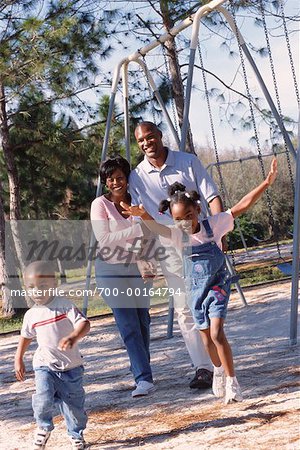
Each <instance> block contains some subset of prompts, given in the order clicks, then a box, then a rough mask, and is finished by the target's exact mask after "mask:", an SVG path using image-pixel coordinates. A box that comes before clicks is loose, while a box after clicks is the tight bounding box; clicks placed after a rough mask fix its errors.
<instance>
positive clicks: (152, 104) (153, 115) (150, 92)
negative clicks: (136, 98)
mask: <svg viewBox="0 0 300 450" xmlns="http://www.w3.org/2000/svg"><path fill="white" fill-rule="evenodd" d="M141 56H142V58H143V62H144V64H145V67H146V80H147V86H148V91H149V94H150V102H151V112H152V118H153V123H156V111H155V107H154V98H153V92H152V89H151V86H150V81H149V76H148V71H149V69H148V66H147V63H146V58H145V55H142V54H141Z"/></svg>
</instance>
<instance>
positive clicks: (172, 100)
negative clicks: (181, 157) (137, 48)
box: [162, 33, 179, 136]
mask: <svg viewBox="0 0 300 450" xmlns="http://www.w3.org/2000/svg"><path fill="white" fill-rule="evenodd" d="M169 34H170V33H169ZM162 53H163V57H164V64H165V71H166V76H167V81H168V90H169V96H170V99H171V107H172V115H173V121H174V125H175V130H176V133H177V135H178V136H179V126H178V120H177V114H176V109H175V100H174V96H173V92H172V88H171V84H170V81H171V76H170V71H169V65H168V60H167V55H166V48H165V46H164V45H163V44H162Z"/></svg>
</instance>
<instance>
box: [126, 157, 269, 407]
mask: <svg viewBox="0 0 300 450" xmlns="http://www.w3.org/2000/svg"><path fill="white" fill-rule="evenodd" d="M276 175H277V161H276V159H275V158H274V159H273V161H272V164H271V169H270V172H269V174H268V175H267V177H266V179H265V180H264V181H263V182H262V183H261V184H260V185H259V186H257V187H256V188H255V189H253V190H252V191H251V192H249V193H248V194H247V195H245V197H243V198H242V200H240V201H239V202H238V203H237V204H236V205H234V206H233V207H232V208H231V209H229V210H227V211H226V212H222V213H220V214H216V215H214V216H211V217H208V218H207V219H204V220H203V221H202V222H201V223H199V214H200V195H199V194H198V193H197V192H196V191H191V192H186V190H185V186H183V185H182V184H180V183H174V184H173V185H171V186H170V188H169V195H170V198H168V199H167V200H163V201H162V202H161V203H160V205H159V211H160V212H161V213H163V212H164V211H166V210H167V209H168V208H169V209H170V212H171V214H172V217H173V219H174V221H175V227H166V226H164V225H162V224H159V223H157V222H155V221H154V219H153V218H152V217H151V216H150V215H149V214H148V213H147V211H146V210H145V209H144V207H143V205H139V206H128V205H126V204H124V203H123V204H122V207H123V208H124V210H125V211H124V212H123V214H128V215H132V216H140V217H141V218H142V220H143V222H144V223H145V225H146V226H147V227H148V228H149V229H150V230H151V231H153V232H155V233H158V234H160V235H161V236H163V237H164V238H167V240H165V241H167V242H169V245H173V246H176V248H178V249H182V252H183V269H184V277H185V281H186V290H187V298H188V304H189V306H190V308H191V311H192V314H193V317H194V320H195V323H196V325H197V327H198V328H199V330H200V333H201V336H202V339H203V342H204V345H205V347H206V349H207V351H208V353H209V356H210V358H211V360H212V363H213V365H214V375H213V386H212V389H213V393H214V395H215V396H216V397H225V403H230V402H233V401H241V400H242V399H243V397H242V392H241V389H240V386H239V384H238V381H237V379H236V376H235V371H234V366H233V359H232V352H231V347H230V345H229V343H228V341H227V339H226V336H225V333H224V329H223V325H224V319H225V317H226V312H227V305H228V300H229V294H230V283H231V279H230V274H229V272H228V270H227V268H226V262H225V257H224V254H223V253H222V251H221V239H222V237H223V236H224V235H225V234H226V233H228V232H229V231H231V230H233V228H234V219H235V218H236V217H238V216H240V215H241V214H242V213H244V212H245V211H247V210H248V209H249V208H250V207H251V206H252V205H253V204H254V203H255V202H256V201H257V200H258V199H259V198H260V197H261V196H262V194H263V192H264V191H265V190H266V189H267V188H268V187H269V186H271V185H272V184H273V182H274V181H275V179H276Z"/></svg>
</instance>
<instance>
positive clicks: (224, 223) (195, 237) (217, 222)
mask: <svg viewBox="0 0 300 450" xmlns="http://www.w3.org/2000/svg"><path fill="white" fill-rule="evenodd" d="M207 220H208V223H209V225H210V227H211V229H212V232H213V234H214V235H213V237H208V236H207V233H206V230H205V228H204V226H203V225H202V224H200V231H199V232H198V233H195V234H190V235H189V241H188V242H186V243H184V241H183V231H182V230H181V229H180V228H177V227H176V226H174V227H171V228H170V229H171V238H170V239H167V238H161V243H162V244H163V245H165V246H166V247H167V246H170V245H172V246H174V247H176V249H177V250H181V249H182V247H183V246H184V245H187V246H190V245H200V244H205V243H206V242H212V241H214V242H215V243H216V244H217V245H218V247H219V248H220V249H221V250H222V241H221V240H222V237H223V236H224V235H225V234H226V233H228V232H229V231H232V230H233V228H234V218H233V215H232V213H231V210H230V209H228V210H227V211H224V212H221V213H219V214H215V215H214V216H210V217H208V218H207Z"/></svg>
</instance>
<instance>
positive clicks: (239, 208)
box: [231, 158, 277, 218]
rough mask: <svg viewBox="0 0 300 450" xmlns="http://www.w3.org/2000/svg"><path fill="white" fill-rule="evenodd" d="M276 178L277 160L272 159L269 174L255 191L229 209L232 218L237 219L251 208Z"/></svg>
mask: <svg viewBox="0 0 300 450" xmlns="http://www.w3.org/2000/svg"><path fill="white" fill-rule="evenodd" d="M276 177H277V159H276V158H273V160H272V163H271V168H270V172H269V173H268V175H267V177H266V179H265V180H264V181H263V182H262V183H261V184H260V185H259V186H257V187H256V188H255V189H253V190H252V191H250V192H249V193H248V194H246V195H245V197H243V198H242V199H241V200H240V201H239V202H238V203H237V204H236V205H234V206H233V207H232V208H231V213H232V215H233V217H234V218H235V217H238V216H240V215H241V214H243V213H244V212H245V211H247V210H248V209H250V208H251V206H253V205H254V203H256V202H257V200H258V199H259V198H260V197H261V196H262V194H263V193H264V192H265V190H266V189H267V188H268V187H270V186H271V185H272V184H273V183H274V181H275V179H276Z"/></svg>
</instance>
